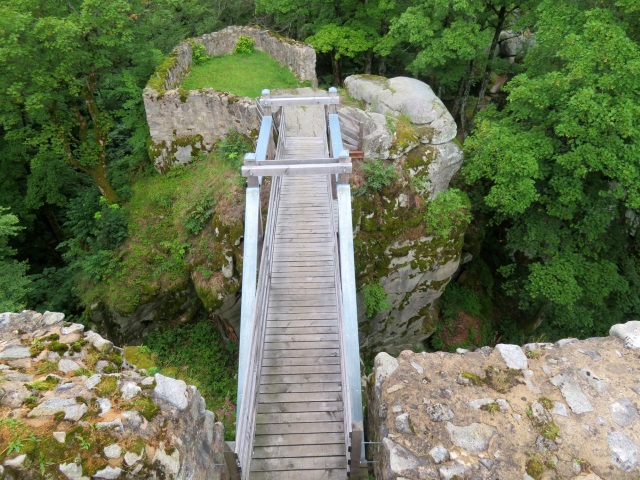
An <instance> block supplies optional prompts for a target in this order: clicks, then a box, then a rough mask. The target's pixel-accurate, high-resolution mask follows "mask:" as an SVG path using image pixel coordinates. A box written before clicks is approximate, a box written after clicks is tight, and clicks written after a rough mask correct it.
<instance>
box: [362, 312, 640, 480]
mask: <svg viewBox="0 0 640 480" xmlns="http://www.w3.org/2000/svg"><path fill="white" fill-rule="evenodd" d="M639 360H640V321H631V322H628V323H626V324H622V325H615V326H613V327H612V328H611V331H610V336H609V337H604V338H589V339H586V340H582V341H579V340H577V339H565V340H560V341H558V342H556V343H532V344H527V345H525V346H524V348H521V347H519V346H517V345H504V344H498V345H496V347H495V348H492V347H483V348H480V349H478V350H476V351H474V352H471V351H466V350H462V349H460V350H458V353H455V354H454V353H444V352H436V353H426V352H422V353H414V352H411V351H404V352H402V353H401V354H400V356H399V357H398V358H397V359H396V358H393V357H391V356H390V355H388V354H386V353H380V354H378V355H377V357H376V359H375V367H374V372H373V374H372V376H371V377H370V379H369V388H368V393H369V402H368V422H369V433H368V439H369V440H370V441H376V442H381V444H378V445H375V446H373V445H372V446H371V449H372V452H373V459H374V461H376V462H377V463H374V464H373V465H374V470H375V477H376V479H378V480H418V479H421V480H422V479H441V480H453V479H465V480H476V479H477V480H481V479H502V480H507V479H508V480H520V479H522V480H532V479H533V480H552V479H553V480H558V479H565V480H569V479H571V480H604V479H618V480H627V479H628V480H631V479H637V478H640V466H639V465H638V451H639V450H640V413H639V412H640V409H639V408H638V407H639V405H640V362H639Z"/></svg>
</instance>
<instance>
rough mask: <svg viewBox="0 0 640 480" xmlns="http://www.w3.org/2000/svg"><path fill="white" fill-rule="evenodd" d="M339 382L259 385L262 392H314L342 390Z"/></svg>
mask: <svg viewBox="0 0 640 480" xmlns="http://www.w3.org/2000/svg"><path fill="white" fill-rule="evenodd" d="M341 391H342V384H339V383H320V382H308V383H302V384H297V383H265V384H262V385H260V386H259V392H260V393H313V392H341Z"/></svg>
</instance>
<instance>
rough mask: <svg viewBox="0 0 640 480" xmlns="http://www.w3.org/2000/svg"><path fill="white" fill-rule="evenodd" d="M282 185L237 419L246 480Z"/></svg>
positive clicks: (276, 183)
mask: <svg viewBox="0 0 640 480" xmlns="http://www.w3.org/2000/svg"><path fill="white" fill-rule="evenodd" d="M281 185H282V180H281V178H280V177H276V178H274V179H273V180H272V183H271V192H270V195H269V207H268V208H269V210H268V216H267V227H266V230H265V237H264V246H263V253H262V260H261V262H260V270H259V272H258V284H257V295H256V301H255V303H254V311H253V314H254V322H253V330H252V331H251V332H250V334H251V351H250V354H251V355H250V357H249V359H248V362H247V370H246V371H247V375H246V376H245V379H244V388H243V391H244V397H243V399H242V401H243V404H242V409H241V412H242V415H239V416H238V417H237V420H236V453H237V454H238V460H239V462H240V468H241V474H242V478H243V479H245V478H248V475H249V471H250V465H251V452H252V451H253V439H254V432H255V421H256V402H257V396H258V390H259V385H258V378H259V375H258V373H259V372H260V370H261V368H262V350H263V348H264V335H265V332H266V323H267V311H268V301H269V290H270V285H271V264H272V260H273V246H274V237H275V232H276V223H277V219H278V205H279V202H280V188H281ZM243 294H244V292H243ZM241 333H242V332H241Z"/></svg>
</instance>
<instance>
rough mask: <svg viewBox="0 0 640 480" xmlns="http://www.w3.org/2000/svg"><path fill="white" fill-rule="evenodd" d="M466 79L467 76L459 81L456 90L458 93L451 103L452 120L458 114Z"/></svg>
mask: <svg viewBox="0 0 640 480" xmlns="http://www.w3.org/2000/svg"><path fill="white" fill-rule="evenodd" d="M468 78H469V75H467V76H466V77H464V78H463V79H462V80H460V87H459V88H458V93H457V94H456V98H455V100H454V101H453V108H452V109H451V116H452V117H453V118H456V117H457V116H458V113H459V112H460V102H461V101H462V94H463V93H464V89H465V87H466V85H467V79H468Z"/></svg>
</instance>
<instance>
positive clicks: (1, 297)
mask: <svg viewBox="0 0 640 480" xmlns="http://www.w3.org/2000/svg"><path fill="white" fill-rule="evenodd" d="M7 211H8V209H6V208H3V207H0V312H18V311H21V310H23V309H24V308H25V306H26V297H27V294H28V293H29V284H30V280H29V277H27V268H28V265H27V264H26V262H18V261H17V260H15V259H14V258H13V257H14V255H15V253H16V252H15V250H14V249H13V248H11V247H10V246H9V237H10V236H14V235H17V234H18V232H19V231H20V228H21V227H19V226H18V217H16V216H15V215H12V214H10V213H7Z"/></svg>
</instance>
